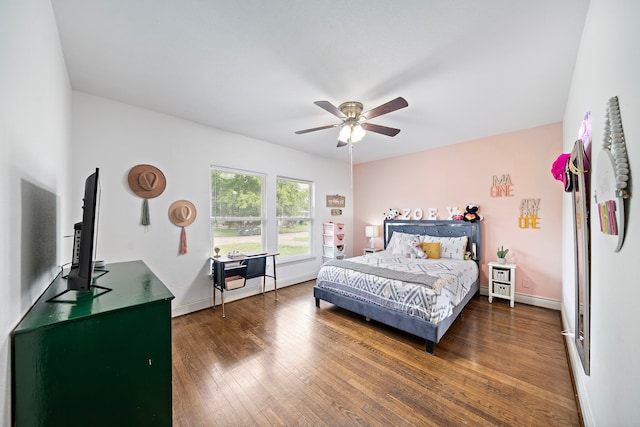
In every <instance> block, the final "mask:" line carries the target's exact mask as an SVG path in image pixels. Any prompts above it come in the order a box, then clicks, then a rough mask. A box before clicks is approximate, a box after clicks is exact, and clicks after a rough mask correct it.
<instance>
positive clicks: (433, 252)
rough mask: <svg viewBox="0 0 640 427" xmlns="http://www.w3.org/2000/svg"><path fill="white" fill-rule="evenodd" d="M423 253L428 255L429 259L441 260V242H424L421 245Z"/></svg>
mask: <svg viewBox="0 0 640 427" xmlns="http://www.w3.org/2000/svg"><path fill="white" fill-rule="evenodd" d="M420 247H422V251H423V252H424V253H425V254H427V258H431V259H438V258H440V242H422V243H420Z"/></svg>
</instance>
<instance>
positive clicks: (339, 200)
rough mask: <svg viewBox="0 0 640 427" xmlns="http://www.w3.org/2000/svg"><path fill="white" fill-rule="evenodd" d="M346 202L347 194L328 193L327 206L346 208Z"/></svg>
mask: <svg viewBox="0 0 640 427" xmlns="http://www.w3.org/2000/svg"><path fill="white" fill-rule="evenodd" d="M345 202H346V197H345V196H340V195H338V194H334V195H329V194H328V195H327V207H328V208H344V206H345Z"/></svg>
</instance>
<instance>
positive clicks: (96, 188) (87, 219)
mask: <svg viewBox="0 0 640 427" xmlns="http://www.w3.org/2000/svg"><path fill="white" fill-rule="evenodd" d="M99 207H100V169H98V168H96V171H95V172H94V173H92V174H91V175H89V177H87V179H86V181H85V183H84V197H83V199H82V222H78V223H76V224H75V225H74V227H73V228H74V236H73V254H72V261H71V270H70V271H69V274H68V275H67V276H66V282H67V289H66V290H65V291H63V292H61V293H59V294H58V295H56V296H54V297H53V298H51V299H50V300H49V301H50V302H68V301H60V300H56V298H57V297H59V296H61V295H62V294H64V293H66V292H69V291H89V290H91V288H92V287H93V288H100V289H103V290H107V291H110V290H111V289H109V288H104V287H102V286H98V285H96V284H95V283H94V275H93V270H94V262H95V256H94V255H95V249H96V241H97V237H98V211H99ZM103 273H106V271H103Z"/></svg>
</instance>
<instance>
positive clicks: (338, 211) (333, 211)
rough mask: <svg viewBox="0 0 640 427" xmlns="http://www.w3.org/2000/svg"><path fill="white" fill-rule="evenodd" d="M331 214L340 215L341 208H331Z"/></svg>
mask: <svg viewBox="0 0 640 427" xmlns="http://www.w3.org/2000/svg"><path fill="white" fill-rule="evenodd" d="M331 215H334V216H335V215H342V209H331Z"/></svg>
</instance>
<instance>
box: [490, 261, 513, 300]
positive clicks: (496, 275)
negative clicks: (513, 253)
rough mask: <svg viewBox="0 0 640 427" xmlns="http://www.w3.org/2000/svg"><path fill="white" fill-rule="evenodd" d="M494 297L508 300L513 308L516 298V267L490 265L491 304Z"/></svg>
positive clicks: (493, 263)
mask: <svg viewBox="0 0 640 427" xmlns="http://www.w3.org/2000/svg"><path fill="white" fill-rule="evenodd" d="M493 297H497V298H504V299H508V300H509V302H510V305H511V307H513V306H514V304H515V299H516V298H515V297H516V265H515V264H499V263H497V262H490V263H489V302H493Z"/></svg>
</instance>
